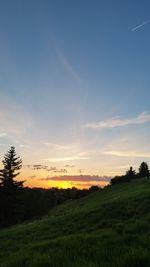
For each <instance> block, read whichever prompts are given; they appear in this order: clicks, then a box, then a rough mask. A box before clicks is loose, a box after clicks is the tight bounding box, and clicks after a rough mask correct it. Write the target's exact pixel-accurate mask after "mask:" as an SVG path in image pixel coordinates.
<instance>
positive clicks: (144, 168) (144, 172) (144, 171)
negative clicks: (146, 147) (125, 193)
mask: <svg viewBox="0 0 150 267" xmlns="http://www.w3.org/2000/svg"><path fill="white" fill-rule="evenodd" d="M139 175H140V176H141V177H147V178H149V176H150V171H149V168H148V164H147V163H146V162H144V161H143V162H142V163H141V165H140V167H139Z"/></svg>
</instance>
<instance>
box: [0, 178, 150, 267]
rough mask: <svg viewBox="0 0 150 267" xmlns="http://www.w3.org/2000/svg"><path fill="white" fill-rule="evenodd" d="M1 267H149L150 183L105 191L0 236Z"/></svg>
mask: <svg viewBox="0 0 150 267" xmlns="http://www.w3.org/2000/svg"><path fill="white" fill-rule="evenodd" d="M31 204H32V203H31ZM0 266H1V267H10V266H11V267H21V266H26V267H31V266H33V267H35V266H37V267H42V266H44V267H48V266H50V267H101V266H102V267H130V266H131V267H145V266H147V267H149V266H150V181H148V180H139V181H133V182H129V183H125V184H120V185H115V186H112V187H107V188H105V189H104V190H102V191H100V192H96V193H93V194H91V195H89V196H87V197H85V198H82V199H79V200H76V201H72V202H71V201H70V202H68V203H65V204H63V205H60V206H58V207H57V208H55V209H53V210H51V211H50V212H49V214H48V215H47V216H45V217H43V218H42V219H41V220H36V221H33V222H30V223H24V224H20V225H17V226H14V227H11V228H9V229H4V230H0Z"/></svg>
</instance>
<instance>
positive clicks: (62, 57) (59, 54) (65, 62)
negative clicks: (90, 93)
mask: <svg viewBox="0 0 150 267" xmlns="http://www.w3.org/2000/svg"><path fill="white" fill-rule="evenodd" d="M56 53H57V57H58V59H59V61H60V62H61V64H62V65H63V67H64V68H65V70H66V71H67V72H68V73H69V74H70V75H71V76H72V77H73V78H74V79H75V80H76V81H78V82H80V80H81V79H80V77H79V75H78V73H77V72H76V71H75V70H74V68H73V67H72V65H71V64H70V62H69V61H68V59H67V58H66V56H65V55H64V54H63V53H62V51H60V49H58V48H57V49H56Z"/></svg>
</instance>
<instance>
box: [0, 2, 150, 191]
mask: <svg viewBox="0 0 150 267" xmlns="http://www.w3.org/2000/svg"><path fill="white" fill-rule="evenodd" d="M149 48H150V2H149V0H136V1H135V0H126V1H123V0H121V1H120V0H114V1H111V0H100V1H99V0H63V1H62V0H13V1H11V0H1V1H0V160H2V159H3V156H4V153H6V152H7V151H8V149H9V148H10V146H12V145H13V146H15V148H16V152H17V154H18V155H20V157H21V158H22V160H23V168H22V172H21V175H20V177H19V179H24V180H26V183H25V185H27V186H32V187H34V186H35V187H39V186H40V187H51V186H59V187H64V188H66V187H72V186H77V187H80V188H83V187H89V186H91V185H93V184H94V185H95V184H96V185H102V186H103V185H105V184H107V183H108V181H109V179H110V177H113V176H114V175H120V174H123V173H124V172H125V171H126V170H127V169H128V168H129V167H130V166H133V167H134V168H135V169H136V170H138V166H139V165H140V163H141V161H146V162H148V164H150V142H149V132H150V105H149V101H150V88H149V86H150V75H149V71H150V53H149Z"/></svg>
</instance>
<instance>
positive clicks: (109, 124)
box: [83, 112, 150, 129]
mask: <svg viewBox="0 0 150 267" xmlns="http://www.w3.org/2000/svg"><path fill="white" fill-rule="evenodd" d="M146 122H150V114H149V113H147V112H142V113H141V114H139V115H138V116H137V117H133V118H128V119H121V118H119V117H117V118H111V119H108V120H105V121H100V122H91V123H87V124H85V125H84V126H83V127H84V128H91V129H105V128H108V129H109V128H115V127H123V126H128V125H136V124H143V123H146Z"/></svg>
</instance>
